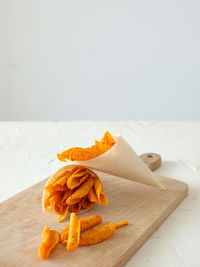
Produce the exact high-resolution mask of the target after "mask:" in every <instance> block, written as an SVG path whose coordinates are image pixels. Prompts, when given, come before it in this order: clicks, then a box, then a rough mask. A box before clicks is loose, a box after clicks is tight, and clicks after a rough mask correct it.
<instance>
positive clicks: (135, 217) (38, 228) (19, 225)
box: [0, 155, 188, 267]
mask: <svg viewBox="0 0 200 267" xmlns="http://www.w3.org/2000/svg"><path fill="white" fill-rule="evenodd" d="M146 156H147V155H146ZM146 156H145V157H146ZM153 156H154V155H153ZM149 159H150V160H152V157H149ZM147 164H148V162H147ZM150 164H151V166H150V167H151V169H154V168H156V167H158V166H153V165H152V162H150ZM99 175H100V177H101V179H102V182H103V185H104V189H105V193H106V195H107V196H108V199H109V203H108V205H107V206H99V205H96V206H94V207H93V208H92V209H91V210H89V211H86V212H83V213H81V214H80V217H89V216H91V215H95V214H98V215H101V216H102V217H103V220H104V222H108V221H109V222H119V221H121V220H128V221H129V223H130V224H129V225H128V226H125V227H122V228H119V229H117V230H116V233H115V234H114V235H113V236H112V237H111V238H110V239H109V240H107V241H105V242H102V243H100V244H97V245H94V246H88V247H79V248H78V249H77V250H76V251H74V252H67V251H66V249H65V247H64V246H63V245H61V244H59V245H58V246H57V247H56V248H55V249H54V251H53V252H52V254H51V255H50V257H49V258H48V260H46V261H43V260H41V259H40V258H39V255H38V248H39V245H40V241H41V234H42V231H43V228H44V226H45V225H48V226H49V227H50V228H52V229H56V230H57V231H58V232H60V231H61V230H62V229H63V228H64V227H65V226H66V224H67V223H68V221H65V222H63V223H60V224H59V223H57V222H56V219H57V216H56V215H52V214H44V213H43V212H42V207H41V201H42V189H43V187H44V184H45V182H46V179H45V180H44V181H42V182H39V183H37V184H35V185H34V186H32V187H30V188H28V189H27V190H25V191H23V192H21V193H20V194H18V195H16V196H14V197H12V198H10V199H8V200H6V201H5V202H3V203H2V204H0V233H1V242H0V266H6V267H10V266H15V267H16V266H50V267H51V266H69V267H72V266H73V267H79V266H80V267H84V266H85V267H86V266H87V267H90V266H91V267H93V266H95V267H102V266H103V267H114V266H115V267H118V266H123V265H124V264H125V263H126V262H127V261H128V260H129V259H130V257H131V256H133V254H134V253H135V252H136V251H137V249H138V248H139V247H141V246H142V244H143V243H144V242H145V241H146V240H147V239H148V238H149V237H150V236H151V235H152V234H153V232H154V231H155V230H156V229H157V228H158V227H159V225H160V224H161V223H162V222H163V221H164V220H165V219H166V218H167V217H168V215H169V214H170V213H171V212H172V211H173V210H174V209H175V208H176V207H177V206H178V204H179V203H180V202H181V201H182V200H183V199H184V197H185V196H186V194H187V192H188V186H187V185H186V184H185V183H182V182H180V181H176V180H173V179H170V178H165V177H162V178H161V180H162V182H163V184H164V185H165V187H166V190H164V191H161V190H159V189H156V188H153V187H150V186H146V185H142V184H139V183H135V182H132V181H129V180H125V179H122V178H119V177H114V176H110V175H107V174H100V173H99Z"/></svg>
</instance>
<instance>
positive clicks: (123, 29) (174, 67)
mask: <svg viewBox="0 0 200 267" xmlns="http://www.w3.org/2000/svg"><path fill="white" fill-rule="evenodd" d="M0 119H1V120H77V119H86V120H87V119H92V120H93V119H96V120H101V119H102V120H106V119H109V120H111V119H113V120H131V119H133V120H154V119H155V120H160V119H163V120H190V119H191V120H196V119H200V1H199V0H168V1H162V0H151V1H148V0H130V1H126V0H124V1H122V0H121V1H117V0H110V1H109V0H101V1H95V0H71V1H69V0H54V1H52V0H45V1H42V0H23V1H22V0H13V1H12V0H0Z"/></svg>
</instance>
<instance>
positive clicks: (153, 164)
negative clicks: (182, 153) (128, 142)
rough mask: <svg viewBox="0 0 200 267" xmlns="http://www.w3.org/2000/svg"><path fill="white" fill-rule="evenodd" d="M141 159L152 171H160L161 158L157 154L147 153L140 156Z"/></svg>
mask: <svg viewBox="0 0 200 267" xmlns="http://www.w3.org/2000/svg"><path fill="white" fill-rule="evenodd" d="M140 158H141V159H142V160H143V161H144V163H145V164H146V165H147V166H148V168H149V169H150V170H151V171H154V170H156V169H158V168H159V167H160V165H161V156H160V155H159V154H156V153H145V154H142V155H140Z"/></svg>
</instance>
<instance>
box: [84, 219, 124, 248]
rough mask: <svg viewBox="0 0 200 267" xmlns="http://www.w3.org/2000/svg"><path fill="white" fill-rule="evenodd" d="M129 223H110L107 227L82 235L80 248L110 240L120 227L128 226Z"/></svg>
mask: <svg viewBox="0 0 200 267" xmlns="http://www.w3.org/2000/svg"><path fill="white" fill-rule="evenodd" d="M127 224H128V222H127V221H124V222H120V223H110V224H107V225H100V226H97V227H95V228H94V229H92V230H91V231H89V232H88V233H85V234H81V235H80V242H79V245H80V246H89V245H94V244H97V243H100V242H103V241H104V240H107V239H108V238H110V237H111V236H112V235H113V234H114V233H115V231H116V229H117V228H118V227H121V226H124V225H127Z"/></svg>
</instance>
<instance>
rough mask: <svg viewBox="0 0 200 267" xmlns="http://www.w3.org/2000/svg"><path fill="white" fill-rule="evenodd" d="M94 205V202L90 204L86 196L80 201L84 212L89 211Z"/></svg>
mask: <svg viewBox="0 0 200 267" xmlns="http://www.w3.org/2000/svg"><path fill="white" fill-rule="evenodd" d="M94 204H95V202H91V201H90V200H89V198H88V195H86V196H85V197H84V198H82V199H81V205H82V208H83V209H84V210H88V209H90V208H91V207H92V206H94Z"/></svg>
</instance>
